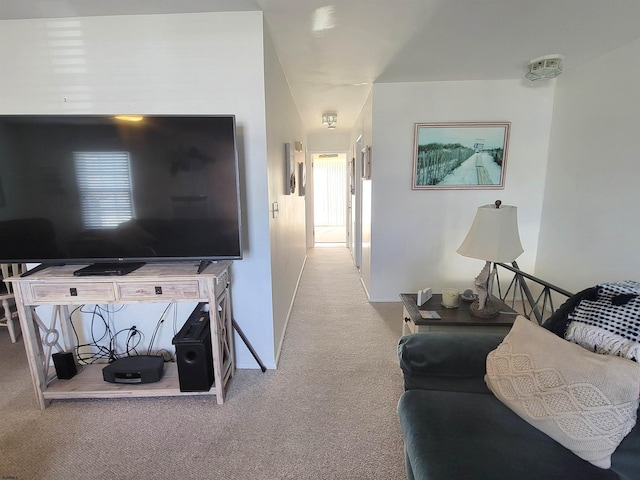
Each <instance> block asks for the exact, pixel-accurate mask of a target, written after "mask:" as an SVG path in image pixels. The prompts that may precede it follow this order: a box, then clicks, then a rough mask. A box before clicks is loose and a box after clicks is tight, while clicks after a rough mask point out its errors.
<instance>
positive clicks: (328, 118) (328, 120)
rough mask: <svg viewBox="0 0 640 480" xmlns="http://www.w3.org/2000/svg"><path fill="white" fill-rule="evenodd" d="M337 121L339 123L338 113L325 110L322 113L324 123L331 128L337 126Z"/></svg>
mask: <svg viewBox="0 0 640 480" xmlns="http://www.w3.org/2000/svg"><path fill="white" fill-rule="evenodd" d="M336 123H338V114H337V113H335V112H325V113H323V114H322V124H323V125H326V126H327V127H328V128H329V129H331V130H333V129H334V128H336Z"/></svg>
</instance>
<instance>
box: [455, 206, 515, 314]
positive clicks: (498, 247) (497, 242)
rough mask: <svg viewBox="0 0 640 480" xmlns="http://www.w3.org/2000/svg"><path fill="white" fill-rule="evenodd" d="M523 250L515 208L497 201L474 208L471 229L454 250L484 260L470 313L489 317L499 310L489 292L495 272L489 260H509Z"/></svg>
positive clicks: (498, 303)
mask: <svg viewBox="0 0 640 480" xmlns="http://www.w3.org/2000/svg"><path fill="white" fill-rule="evenodd" d="M523 251H524V250H523V249H522V244H521V243H520V234H519V233H518V210H517V207H514V206H511V205H502V202H501V201H500V200H496V202H495V204H493V205H483V206H481V207H478V211H477V213H476V217H475V218H474V219H473V224H472V225H471V229H470V230H469V233H468V234H467V237H466V238H465V239H464V241H463V242H462V245H460V248H458V250H457V252H458V253H459V254H460V255H463V256H465V257H471V258H477V259H480V260H485V262H486V263H485V265H484V268H483V269H482V270H481V271H480V274H479V275H478V276H477V277H476V278H475V281H474V284H475V286H476V289H477V292H478V298H477V300H475V301H474V302H473V303H472V304H471V314H472V315H474V316H476V317H481V318H492V317H495V316H497V315H498V314H499V313H500V305H501V304H500V302H497V301H496V300H495V299H494V298H492V295H491V291H492V284H493V277H494V275H495V272H492V269H491V263H492V262H513V261H514V260H515V259H516V258H518V256H520V254H521V253H522V252H523Z"/></svg>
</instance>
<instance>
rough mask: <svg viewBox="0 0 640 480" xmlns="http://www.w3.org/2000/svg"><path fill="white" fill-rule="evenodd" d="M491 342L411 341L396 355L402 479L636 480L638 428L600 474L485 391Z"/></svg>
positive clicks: (473, 337)
mask: <svg viewBox="0 0 640 480" xmlns="http://www.w3.org/2000/svg"><path fill="white" fill-rule="evenodd" d="M501 340H502V337H501V336H499V335H494V334H465V333H416V334H411V335H407V336H405V337H402V339H401V340H400V344H399V348H398V353H399V357H400V367H401V369H402V372H403V375H404V386H405V392H404V393H403V395H402V397H401V398H400V400H399V403H398V418H399V421H400V426H401V429H402V434H403V438H404V446H405V458H406V468H407V478H409V479H411V480H413V479H416V480H418V479H420V480H426V479H428V480H436V479H437V480H466V479H478V480H484V479H487V480H502V479H504V480H547V479H562V480H567V479H580V480H591V479H594V480H596V479H597V480H600V479H603V480H604V479H607V480H609V479H622V480H638V479H640V426H639V425H638V424H636V426H635V428H634V429H633V430H632V431H631V433H629V435H627V437H625V439H624V440H623V441H622V443H621V444H620V445H619V446H618V448H617V450H616V451H615V453H614V454H613V456H612V467H611V469H608V470H603V469H600V468H598V467H596V466H594V465H592V464H591V463H589V462H586V461H584V460H582V459H581V458H579V457H578V456H576V455H574V454H573V453H572V452H571V451H569V450H567V449H566V448H564V447H563V446H562V445H560V444H559V443H556V442H555V441H554V440H553V439H551V438H550V437H548V436H547V435H545V434H544V433H542V432H540V431H539V430H537V429H536V428H534V427H532V426H531V425H529V424H528V423H527V422H525V421H524V420H522V419H521V418H520V417H518V416H517V415H516V414H515V413H513V412H512V411H511V410H510V409H509V408H507V407H506V406H505V405H503V404H502V403H501V402H500V401H499V400H498V399H497V398H496V397H495V396H494V395H493V394H492V393H491V392H490V391H489V389H488V388H487V387H486V385H485V382H484V375H485V370H486V366H485V365H486V357H487V354H488V353H489V352H490V351H491V350H493V349H495V348H496V347H497V345H498V344H499V343H500V341H501Z"/></svg>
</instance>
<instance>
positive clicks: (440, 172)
mask: <svg viewBox="0 0 640 480" xmlns="http://www.w3.org/2000/svg"><path fill="white" fill-rule="evenodd" d="M510 127H511V123H510V122H482V123H480V122H464V123H416V124H415V137H414V152H413V184H412V188H413V189H414V190H431V189H500V188H504V176H505V169H506V166H507V149H508V145H509V129H510Z"/></svg>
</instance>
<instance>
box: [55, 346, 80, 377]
mask: <svg viewBox="0 0 640 480" xmlns="http://www.w3.org/2000/svg"><path fill="white" fill-rule="evenodd" d="M51 358H52V359H53V366H54V367H55V369H56V375H57V376H58V378H59V379H61V380H69V379H70V378H73V377H74V376H75V375H76V373H78V369H77V368H76V363H75V361H74V360H73V353H71V352H59V353H54V354H52V355H51Z"/></svg>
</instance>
